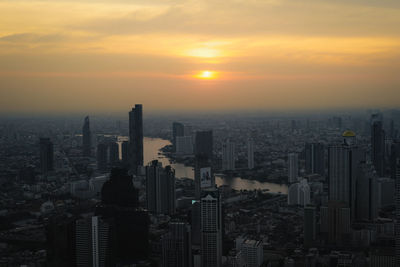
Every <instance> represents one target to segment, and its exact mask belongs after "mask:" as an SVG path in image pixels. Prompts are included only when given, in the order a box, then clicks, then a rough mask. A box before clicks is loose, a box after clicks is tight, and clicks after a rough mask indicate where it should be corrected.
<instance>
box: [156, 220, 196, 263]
mask: <svg viewBox="0 0 400 267" xmlns="http://www.w3.org/2000/svg"><path fill="white" fill-rule="evenodd" d="M168 228H169V230H168V232H167V233H166V234H164V235H163V237H162V239H161V245H162V266H163V267H192V266H193V265H192V248H191V229H190V225H189V224H187V223H183V222H170V223H169V227H168Z"/></svg>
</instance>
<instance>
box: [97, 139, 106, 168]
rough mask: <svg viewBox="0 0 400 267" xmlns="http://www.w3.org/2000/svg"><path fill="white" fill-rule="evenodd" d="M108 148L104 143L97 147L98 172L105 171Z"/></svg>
mask: <svg viewBox="0 0 400 267" xmlns="http://www.w3.org/2000/svg"><path fill="white" fill-rule="evenodd" d="M107 159H108V146H107V144H105V143H100V144H98V145H97V169H98V170H99V171H102V172H104V171H107V162H108V160H107Z"/></svg>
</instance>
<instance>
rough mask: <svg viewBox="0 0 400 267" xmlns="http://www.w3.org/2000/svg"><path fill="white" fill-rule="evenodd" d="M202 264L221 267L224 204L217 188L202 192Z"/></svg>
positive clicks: (207, 266)
mask: <svg viewBox="0 0 400 267" xmlns="http://www.w3.org/2000/svg"><path fill="white" fill-rule="evenodd" d="M200 207H201V266H202V267H220V266H221V264H222V263H221V260H222V224H223V223H224V222H223V220H222V206H221V198H220V195H219V192H218V190H217V189H207V190H204V191H203V192H202V197H201V201H200Z"/></svg>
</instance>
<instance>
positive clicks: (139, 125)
mask: <svg viewBox="0 0 400 267" xmlns="http://www.w3.org/2000/svg"><path fill="white" fill-rule="evenodd" d="M129 150H130V151H129V162H130V167H131V170H132V171H133V172H134V173H135V174H136V173H137V172H138V168H139V167H140V166H143V107H142V105H141V104H136V105H135V107H134V108H132V111H130V112H129Z"/></svg>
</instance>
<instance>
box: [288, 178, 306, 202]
mask: <svg viewBox="0 0 400 267" xmlns="http://www.w3.org/2000/svg"><path fill="white" fill-rule="evenodd" d="M310 193H311V191H310V186H309V185H308V183H307V180H306V179H302V180H301V181H299V182H298V183H293V184H291V185H290V187H289V190H288V205H299V206H307V205H308V204H310Z"/></svg>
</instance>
